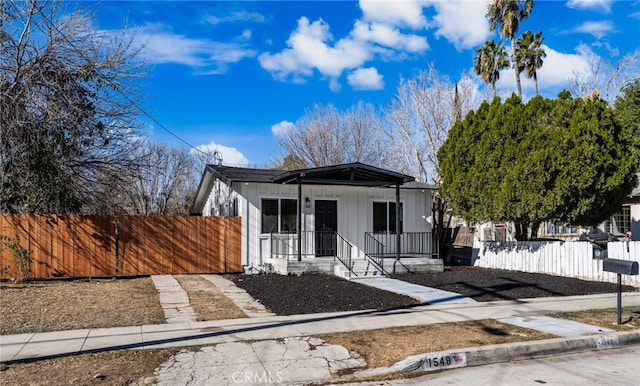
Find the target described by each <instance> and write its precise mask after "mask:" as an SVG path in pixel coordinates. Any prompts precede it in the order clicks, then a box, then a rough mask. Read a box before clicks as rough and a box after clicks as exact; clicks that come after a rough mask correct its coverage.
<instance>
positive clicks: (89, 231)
mask: <svg viewBox="0 0 640 386" xmlns="http://www.w3.org/2000/svg"><path fill="white" fill-rule="evenodd" d="M116 228H117V230H118V236H117V237H116ZM0 235H3V236H8V237H15V235H19V236H20V245H22V246H23V247H25V248H27V249H29V250H31V251H32V254H31V259H32V263H31V277H32V278H50V277H92V276H93V277H97V276H127V275H148V274H187V273H226V272H242V264H241V258H240V248H241V242H240V235H241V219H240V218H239V217H186V216H76V215H25V214H18V215H0ZM116 241H117V244H118V248H117V253H116ZM4 267H7V269H6V270H5V269H3V268H4ZM0 269H3V272H2V274H1V275H0V277H1V278H11V277H16V274H15V264H14V258H13V251H11V250H9V249H8V248H2V251H0Z"/></svg>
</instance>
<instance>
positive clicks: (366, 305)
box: [228, 267, 638, 315]
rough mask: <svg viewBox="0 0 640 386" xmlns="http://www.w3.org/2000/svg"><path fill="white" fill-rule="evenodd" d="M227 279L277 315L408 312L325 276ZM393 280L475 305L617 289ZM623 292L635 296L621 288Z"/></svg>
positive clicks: (501, 279)
mask: <svg viewBox="0 0 640 386" xmlns="http://www.w3.org/2000/svg"><path fill="white" fill-rule="evenodd" d="M228 278H229V279H231V280H233V281H234V283H235V284H236V285H237V286H238V287H240V288H243V289H244V290H246V291H247V292H248V293H249V294H250V295H251V296H253V297H254V298H255V299H257V300H259V301H260V302H261V303H262V304H263V305H265V306H266V307H267V308H269V309H270V310H271V311H272V312H274V313H276V314H278V315H295V314H311V313H321V312H336V311H358V310H367V309H388V308H397V307H409V306H414V305H417V304H419V302H418V301H417V300H415V299H412V298H410V297H408V296H403V295H398V294H395V293H392V292H388V291H383V290H379V289H377V288H373V287H369V286H366V285H363V284H359V283H357V282H353V281H348V280H344V279H340V278H338V277H337V276H332V275H323V274H304V275H301V276H282V275H277V274H269V275H229V276H228ZM394 278H395V279H399V280H405V281H408V282H411V283H415V284H420V285H424V286H427V287H434V288H438V289H442V290H445V291H451V292H456V293H459V294H462V295H465V296H469V297H471V298H473V299H475V300H476V301H480V302H491V301H497V300H515V299H526V298H538V297H550V296H575V295H593V294H601V293H615V292H616V291H617V289H618V286H617V284H614V283H602V282H592V281H586V280H579V279H573V278H567V277H560V276H551V275H543V274H533V273H525V272H516V271H503V270H495V269H483V268H476V267H447V269H446V270H445V271H444V272H437V273H421V274H413V275H412V274H406V275H397V276H394ZM622 290H623V291H625V292H632V291H637V290H638V289H637V288H635V287H632V286H623V288H622Z"/></svg>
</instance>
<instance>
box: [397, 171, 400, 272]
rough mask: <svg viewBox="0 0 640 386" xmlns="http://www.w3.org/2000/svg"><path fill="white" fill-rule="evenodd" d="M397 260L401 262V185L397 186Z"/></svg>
mask: <svg viewBox="0 0 640 386" xmlns="http://www.w3.org/2000/svg"><path fill="white" fill-rule="evenodd" d="M396 260H400V183H398V184H396Z"/></svg>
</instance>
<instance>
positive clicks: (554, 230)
mask: <svg viewBox="0 0 640 386" xmlns="http://www.w3.org/2000/svg"><path fill="white" fill-rule="evenodd" d="M546 228H547V234H548V235H570V234H576V233H578V228H577V227H575V226H573V225H569V224H562V223H555V222H547V227H546Z"/></svg>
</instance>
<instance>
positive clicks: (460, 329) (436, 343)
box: [318, 320, 555, 367]
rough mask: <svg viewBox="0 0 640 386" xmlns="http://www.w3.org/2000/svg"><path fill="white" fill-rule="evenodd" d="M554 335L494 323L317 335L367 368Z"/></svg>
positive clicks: (439, 325) (547, 337) (454, 324)
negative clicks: (356, 355) (351, 353)
mask: <svg viewBox="0 0 640 386" xmlns="http://www.w3.org/2000/svg"><path fill="white" fill-rule="evenodd" d="M554 337H555V336H554V335H550V334H545V333H542V332H538V331H535V330H529V329H526V328H520V327H517V326H512V325H508V324H503V323H500V322H497V321H495V320H479V321H473V322H463V323H442V324H436V325H429V326H416V327H398V328H387V329H383V330H373V331H357V332H347V333H338V334H326V335H319V336H318V338H320V339H323V340H325V341H327V342H329V343H331V344H337V345H340V346H344V347H346V348H347V349H349V350H350V351H355V352H357V353H359V354H360V355H361V356H362V357H364V358H365V359H366V361H367V365H368V367H388V366H391V365H392V364H394V363H396V362H397V361H399V360H402V359H404V358H406V357H408V356H411V355H417V354H422V353H428V352H435V351H442V350H449V349H454V348H464V347H475V346H486V345H491V344H501V343H512V342H526V341H530V340H540V339H550V338H554Z"/></svg>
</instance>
